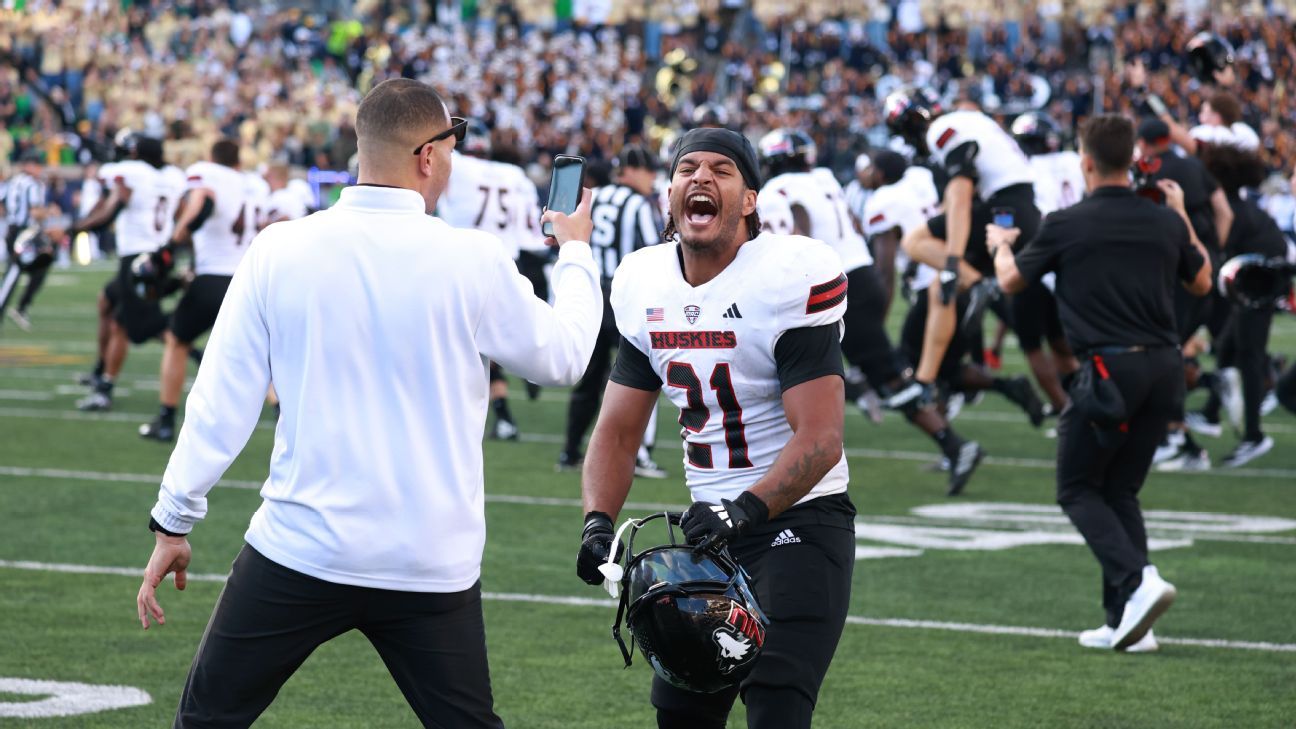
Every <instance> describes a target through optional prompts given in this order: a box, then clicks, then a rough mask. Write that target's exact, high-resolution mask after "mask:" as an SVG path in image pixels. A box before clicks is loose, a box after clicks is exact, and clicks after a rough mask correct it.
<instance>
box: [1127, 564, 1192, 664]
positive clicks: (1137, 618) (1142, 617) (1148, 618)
mask: <svg viewBox="0 0 1296 729" xmlns="http://www.w3.org/2000/svg"><path fill="white" fill-rule="evenodd" d="M1176 594H1177V593H1176V592H1175V587H1174V585H1172V584H1170V583H1169V582H1166V581H1165V580H1163V579H1161V575H1160V574H1159V573H1158V572H1157V568H1156V567H1154V566H1152V565H1148V566H1147V567H1144V568H1143V583H1142V584H1141V585H1139V587H1138V589H1137V590H1135V591H1134V594H1133V595H1130V598H1129V600H1127V601H1126V602H1125V611H1124V613H1122V614H1121V621H1120V625H1118V626H1117V627H1116V630H1115V631H1114V632H1113V633H1112V648H1113V649H1115V650H1118V651H1122V650H1126V649H1128V648H1129V647H1130V646H1132V645H1134V644H1135V643H1138V642H1139V641H1140V640H1142V639H1143V636H1145V635H1147V632H1148V631H1149V630H1151V629H1152V624H1153V623H1155V622H1156V620H1157V618H1159V617H1161V615H1162V614H1164V613H1165V611H1166V610H1169V609H1170V606H1171V605H1173V604H1174V601H1175V595H1176Z"/></svg>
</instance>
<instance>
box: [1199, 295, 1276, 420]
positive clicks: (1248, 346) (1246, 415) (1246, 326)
mask: <svg viewBox="0 0 1296 729" xmlns="http://www.w3.org/2000/svg"><path fill="white" fill-rule="evenodd" d="M1229 309H1230V313H1229V315H1228V319H1226V320H1225V323H1224V328H1223V329H1222V330H1221V331H1220V335H1219V338H1218V339H1217V340H1216V349H1215V351H1216V353H1217V354H1216V357H1215V361H1216V363H1217V364H1218V365H1219V366H1220V367H1221V368H1223V367H1236V368H1237V370H1238V374H1239V375H1240V376H1241V379H1242V402H1243V410H1242V412H1243V419H1244V425H1245V431H1244V434H1243V438H1244V439H1245V440H1249V441H1257V440H1260V439H1262V438H1264V432H1263V431H1262V430H1261V429H1260V405H1261V404H1262V403H1263V402H1264V397H1265V386H1264V381H1265V375H1266V374H1267V373H1268V369H1269V354H1268V350H1269V329H1270V326H1271V325H1272V324H1273V315H1274V312H1273V309H1248V308H1246V307H1243V306H1238V305H1236V304H1234V305H1232V306H1230V307H1229ZM1220 405H1221V403H1220V400H1219V397H1218V396H1217V395H1215V394H1214V392H1212V393H1211V398H1210V400H1209V401H1208V402H1207V404H1206V408H1205V410H1206V414H1207V416H1208V417H1210V418H1211V419H1212V420H1219V411H1220Z"/></svg>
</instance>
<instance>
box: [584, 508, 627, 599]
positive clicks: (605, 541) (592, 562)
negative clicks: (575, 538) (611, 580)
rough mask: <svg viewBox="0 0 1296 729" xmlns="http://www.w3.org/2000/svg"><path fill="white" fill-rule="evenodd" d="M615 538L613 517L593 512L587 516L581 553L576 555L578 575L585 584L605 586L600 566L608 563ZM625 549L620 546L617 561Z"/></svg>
mask: <svg viewBox="0 0 1296 729" xmlns="http://www.w3.org/2000/svg"><path fill="white" fill-rule="evenodd" d="M615 536H616V530H615V529H613V528H612V517H610V516H608V515H607V514H604V513H603V512H601V511H591V512H590V513H588V514H586V515H585V530H584V531H583V532H581V546H580V552H579V553H578V554H577V555H576V575H577V576H578V577H580V578H581V579H582V580H584V581H585V584H587V585H601V584H603V573H602V572H599V565H601V564H604V563H606V562H607V561H608V554H609V550H611V549H612V540H613V538H614V537H615ZM623 549H624V546H618V548H617V555H616V557H617V559H621V552H622V550H623Z"/></svg>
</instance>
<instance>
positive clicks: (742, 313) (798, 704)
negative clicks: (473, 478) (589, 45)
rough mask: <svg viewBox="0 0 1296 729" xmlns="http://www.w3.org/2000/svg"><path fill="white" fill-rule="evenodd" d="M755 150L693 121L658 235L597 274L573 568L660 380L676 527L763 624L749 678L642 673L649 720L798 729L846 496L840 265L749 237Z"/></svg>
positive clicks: (847, 549) (829, 603)
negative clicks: (743, 716)
mask: <svg viewBox="0 0 1296 729" xmlns="http://www.w3.org/2000/svg"><path fill="white" fill-rule="evenodd" d="M759 175H760V173H759V171H758V163H757V160H756V153H755V151H754V150H753V149H752V147H751V145H750V144H749V143H748V142H747V141H746V139H744V138H743V137H742V135H740V134H738V133H736V132H732V131H729V130H724V129H694V130H692V131H690V132H688V133H687V134H685V135H684V137H683V138H682V139H681V140H680V143H679V148H678V149H677V150H676V152H675V157H674V159H673V161H672V164H671V191H670V203H671V206H670V217H669V220H668V221H667V224H666V230H665V233H664V237H665V238H666V242H665V243H663V244H662V245H656V246H649V247H648V248H644V249H642V250H639V251H636V252H634V253H632V254H630V255H629V256H627V257H626V258H625V260H624V261H622V263H621V266H620V267H619V268H618V269H617V272H616V276H615V277H614V279H613V282H612V306H613V310H614V312H615V314H616V323H617V328H618V330H619V331H620V333H621V337H622V339H621V344H620V349H619V355H618V357H617V362H616V365H615V367H614V369H613V372H612V376H611V382H609V383H608V386H607V391H606V392H605V394H604V398H603V408H602V410H601V412H600V416H599V421H598V424H597V425H596V426H595V428H594V435H593V437H592V438H591V440H590V445H589V450H588V452H587V455H586V458H585V469H584V477H583V479H582V481H583V483H582V496H583V502H584V507H585V510H586V517H585V529H584V532H583V534H582V544H581V548H580V553H579V557H578V560H577V574H578V575H579V576H580V577H581V579H583V580H584V581H586V582H587V583H590V584H598V583H600V582H602V581H603V575H602V574H601V573H600V572H599V570H598V566H599V565H600V564H601V563H603V562H604V561H606V560H607V558H608V556H609V551H610V547H611V542H612V538H613V532H612V529H613V523H614V520H615V519H616V518H617V514H618V513H619V512H620V510H621V507H622V506H623V505H624V504H625V500H626V496H627V494H628V492H629V490H630V485H631V480H632V479H631V475H632V473H633V471H634V462H635V454H636V451H637V450H638V448H639V439H640V437H641V435H642V434H643V431H644V426H645V424H646V423H647V422H648V416H649V414H650V412H651V411H652V409H653V407H654V405H655V404H656V402H657V396H658V393H659V392H660V391H661V389H662V388H663V387H665V389H666V392H667V395H668V396H669V397H670V399H671V401H672V402H673V403H675V404H676V405H677V406H678V407H679V409H680V416H679V421H680V425H682V426H683V431H682V435H683V437H684V444H685V450H686V453H687V457H686V463H685V468H686V472H687V477H686V481H687V484H688V487H689V490H690V491H691V492H692V497H693V499H694V502H693V504H692V506H690V507H689V508H688V510H687V511H686V512H685V513H684V515H683V518H682V521H681V528H682V530H683V531H684V534H685V536H686V537H687V538H688V541H689V542H690V543H691V544H694V545H696V547H697V549H699V550H714V549H719V548H720V547H723V546H728V548H729V552H730V554H732V556H733V557H734V558H735V559H736V560H737V561H738V562H739V563H740V564H741V565H742V566H743V567H744V568H745V569H746V570H747V572H748V573H749V574H750V575H751V576H752V578H753V580H754V586H755V591H756V595H757V598H758V600H759V603H760V605H761V607H762V608H763V609H764V611H765V612H766V614H767V615H768V616H769V618H770V620H771V625H770V627H769V631H768V637H767V639H766V640H765V643H764V648H763V651H762V653H761V655H760V656H759V657H758V658H757V660H756V663H755V666H754V668H753V670H752V672H751V673H750V674H749V675H748V676H747V678H745V679H744V680H743V681H742V683H741V684H740V685H739V686H734V687H733V688H732V689H728V690H722V691H720V692H718V693H714V694H701V693H694V692H690V691H688V690H685V689H683V688H679V687H678V686H676V685H673V684H671V683H669V682H667V681H666V680H665V679H663V678H662V677H661V676H660V675H657V676H655V677H654V678H653V686H652V703H653V706H654V707H656V709H657V723H658V726H659V727H679V728H681V729H683V728H687V729H705V728H710V727H715V728H719V727H723V726H725V719H726V717H727V716H728V714H729V710H730V708H731V707H732V705H733V702H734V699H735V698H737V697H738V695H739V694H740V693H741V695H742V698H743V701H744V702H745V703H746V704H747V724H748V726H749V727H760V728H762V729H775V728H777V729H796V728H797V727H809V726H810V721H811V715H812V713H813V711H814V706H815V700H816V699H817V697H818V693H819V686H820V684H821V683H822V681H823V678H824V675H825V674H826V673H827V671H828V664H829V662H830V661H831V660H832V656H833V653H834V652H835V650H836V647H837V641H838V639H839V638H840V636H841V630H842V626H843V625H844V624H845V619H846V610H847V606H848V603H849V599H850V588H851V573H852V570H853V568H854V563H855V559H854V549H855V539H854V517H855V507H854V505H853V504H852V503H851V500H850V497H849V496H848V495H847V480H848V475H849V474H848V472H847V467H846V459H845V456H844V453H843V448H842V426H843V409H844V396H843V382H842V378H843V371H842V354H841V347H840V343H839V338H840V335H841V328H842V323H841V322H842V316H843V315H844V314H845V310H846V287H847V282H846V275H845V274H844V273H842V267H841V259H840V258H838V256H837V255H836V254H835V253H834V252H833V250H832V249H831V248H829V247H828V246H827V245H825V244H823V243H820V242H818V241H814V240H810V239H807V238H802V237H797V236H787V235H778V234H774V233H768V232H766V233H762V232H761V226H760V220H759V217H760V216H759V214H758V213H757V205H756V195H757V192H756V191H757V189H758V188H759V187H760V180H759Z"/></svg>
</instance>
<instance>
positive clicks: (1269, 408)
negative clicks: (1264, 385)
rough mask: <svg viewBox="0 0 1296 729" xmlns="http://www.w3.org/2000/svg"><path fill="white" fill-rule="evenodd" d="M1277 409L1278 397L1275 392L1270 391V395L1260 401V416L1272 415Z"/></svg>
mask: <svg viewBox="0 0 1296 729" xmlns="http://www.w3.org/2000/svg"><path fill="white" fill-rule="evenodd" d="M1277 409H1278V395H1276V394H1275V393H1274V391H1273V390H1270V391H1269V393H1268V394H1267V395H1265V398H1264V399H1263V400H1261V401H1260V414H1261V415H1272V414H1273V411H1275V410H1277Z"/></svg>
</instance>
